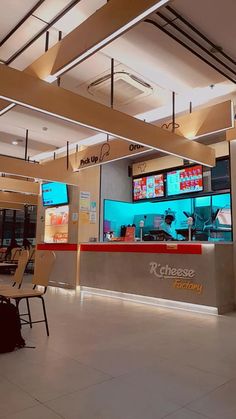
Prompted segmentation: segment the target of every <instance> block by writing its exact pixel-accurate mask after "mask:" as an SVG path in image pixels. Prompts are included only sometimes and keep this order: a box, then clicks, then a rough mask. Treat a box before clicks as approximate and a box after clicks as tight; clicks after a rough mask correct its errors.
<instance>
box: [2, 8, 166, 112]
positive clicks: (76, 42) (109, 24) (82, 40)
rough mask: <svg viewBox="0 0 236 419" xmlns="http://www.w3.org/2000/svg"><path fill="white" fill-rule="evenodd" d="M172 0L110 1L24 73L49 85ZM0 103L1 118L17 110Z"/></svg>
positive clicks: (4, 102) (5, 103) (7, 104)
mask: <svg viewBox="0 0 236 419" xmlns="http://www.w3.org/2000/svg"><path fill="white" fill-rule="evenodd" d="M169 1H170V0H128V1H127V0H110V1H109V2H107V3H106V4H105V5H104V6H102V7H101V8H100V9H98V10H97V11H96V12H95V13H93V14H92V15H91V16H89V17H88V19H86V20H85V21H84V22H82V23H81V24H80V25H79V26H77V27H76V28H75V29H74V30H73V31H71V32H70V33H69V34H68V35H66V36H65V37H64V38H63V39H62V40H61V41H59V42H57V43H56V44H55V45H54V46H53V47H51V48H49V50H48V51H47V52H45V53H44V54H43V55H42V56H41V57H39V58H38V59H37V60H35V61H34V62H33V63H32V64H31V65H29V66H28V67H27V68H26V69H25V70H24V72H26V73H28V74H30V75H33V76H36V77H39V78H40V79H41V80H46V81H48V82H52V81H54V80H55V79H56V78H57V76H59V75H60V74H63V73H65V72H66V71H68V70H69V69H70V68H72V67H74V66H75V65H77V64H78V63H80V62H82V61H84V60H86V59H87V58H88V57H90V56H91V55H93V54H95V53H96V52H97V51H99V50H100V49H102V48H103V47H104V46H105V45H107V44H109V43H110V42H112V41H113V40H114V39H116V38H118V37H119V36H121V35H122V34H123V33H125V32H127V31H128V30H129V29H131V28H132V27H134V26H135V25H137V24H138V23H139V22H141V21H142V20H144V19H145V18H146V17H147V16H148V15H149V14H151V13H153V12H155V11H156V10H157V9H159V8H160V7H161V6H164V5H166V4H167V3H169ZM9 105H10V104H9V103H7V102H6V101H2V100H1V101H0V115H1V114H3V113H5V112H6V111H7V110H9V109H11V108H12V107H14V104H12V105H11V106H10V108H9Z"/></svg>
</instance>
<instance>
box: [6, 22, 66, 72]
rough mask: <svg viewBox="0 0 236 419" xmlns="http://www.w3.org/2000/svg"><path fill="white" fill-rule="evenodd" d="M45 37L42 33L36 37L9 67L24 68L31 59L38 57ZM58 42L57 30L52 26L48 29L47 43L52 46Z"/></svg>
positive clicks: (41, 52)
mask: <svg viewBox="0 0 236 419" xmlns="http://www.w3.org/2000/svg"><path fill="white" fill-rule="evenodd" d="M45 37H46V35H45V34H43V35H42V36H41V37H40V38H38V39H37V41H35V42H34V43H33V44H32V45H31V46H30V47H29V48H27V49H26V50H25V51H24V52H23V53H22V54H20V55H19V56H18V57H17V58H16V59H15V60H14V61H13V62H12V64H11V67H14V68H16V69H17V70H24V69H25V68H26V67H28V66H29V65H30V64H31V63H32V62H33V61H35V60H36V59H37V58H39V57H40V56H41V55H42V54H43V53H44V51H45ZM57 42H58V31H57V30H56V29H54V28H51V29H50V30H49V45H50V46H53V45H54V44H56V43H57Z"/></svg>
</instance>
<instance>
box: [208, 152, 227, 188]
mask: <svg viewBox="0 0 236 419" xmlns="http://www.w3.org/2000/svg"><path fill="white" fill-rule="evenodd" d="M211 188H212V190H213V191H220V190H223V189H230V169H229V159H228V158H227V159H222V160H217V162H216V165H215V167H213V168H212V170H211Z"/></svg>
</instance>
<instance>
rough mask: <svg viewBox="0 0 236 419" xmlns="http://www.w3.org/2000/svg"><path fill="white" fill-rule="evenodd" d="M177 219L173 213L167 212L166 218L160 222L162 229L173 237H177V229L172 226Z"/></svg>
mask: <svg viewBox="0 0 236 419" xmlns="http://www.w3.org/2000/svg"><path fill="white" fill-rule="evenodd" d="M174 220H175V217H174V216H173V215H172V214H167V215H166V216H165V218H164V220H163V221H162V222H161V224H160V230H162V231H165V233H167V234H168V235H169V236H171V237H172V239H176V238H177V235H176V231H175V230H174V229H173V228H172V223H173V221H174Z"/></svg>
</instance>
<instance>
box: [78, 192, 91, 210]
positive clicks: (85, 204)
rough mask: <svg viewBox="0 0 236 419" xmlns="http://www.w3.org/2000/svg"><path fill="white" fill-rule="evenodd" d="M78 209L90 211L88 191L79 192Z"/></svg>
mask: <svg viewBox="0 0 236 419" xmlns="http://www.w3.org/2000/svg"><path fill="white" fill-rule="evenodd" d="M79 209H80V211H82V212H89V211H90V192H84V191H81V192H80V200H79Z"/></svg>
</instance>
